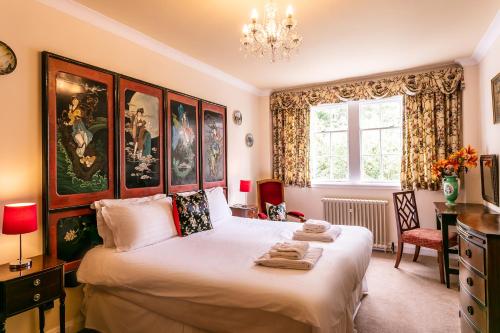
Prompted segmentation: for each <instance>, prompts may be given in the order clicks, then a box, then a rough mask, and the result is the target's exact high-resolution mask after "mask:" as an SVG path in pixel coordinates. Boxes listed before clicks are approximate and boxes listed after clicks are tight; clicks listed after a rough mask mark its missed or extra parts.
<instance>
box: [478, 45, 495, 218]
mask: <svg viewBox="0 0 500 333" xmlns="http://www.w3.org/2000/svg"><path fill="white" fill-rule="evenodd" d="M498 73H500V37H498V38H497V39H496V41H495V43H494V44H493V45H492V46H491V48H490V49H489V51H488V53H487V54H486V56H485V57H484V58H483V60H482V61H481V63H480V64H479V91H480V94H479V106H480V108H479V112H478V113H479V114H480V115H481V125H480V126H481V138H482V147H483V150H482V153H483V154H496V155H499V154H500V124H493V106H492V96H491V79H492V78H493V77H495V75H497V74H498ZM489 206H490V207H491V208H493V209H496V210H498V207H495V206H493V205H489Z"/></svg>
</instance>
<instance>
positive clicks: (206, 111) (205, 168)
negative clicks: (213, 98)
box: [200, 101, 227, 189]
mask: <svg viewBox="0 0 500 333" xmlns="http://www.w3.org/2000/svg"><path fill="white" fill-rule="evenodd" d="M200 121H201V131H200V135H201V179H202V188H204V189H206V188H212V187H217V186H220V187H223V188H225V187H226V186H227V131H226V127H227V110H226V108H225V107H223V106H221V105H217V104H213V103H209V102H205V101H203V102H202V103H201V110H200Z"/></svg>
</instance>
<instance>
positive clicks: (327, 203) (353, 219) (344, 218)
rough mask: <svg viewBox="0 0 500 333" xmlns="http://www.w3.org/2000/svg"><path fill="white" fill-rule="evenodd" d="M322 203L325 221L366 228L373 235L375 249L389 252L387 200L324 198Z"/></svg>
mask: <svg viewBox="0 0 500 333" xmlns="http://www.w3.org/2000/svg"><path fill="white" fill-rule="evenodd" d="M321 201H322V202H323V218H324V219H325V221H328V222H330V223H332V224H343V225H357V226H361V227H365V228H367V229H368V230H370V231H371V232H372V233H373V247H374V248H379V249H383V250H384V251H385V250H387V248H388V246H387V240H386V235H387V234H386V209H387V204H388V201H387V200H368V199H346V198H323V199H321Z"/></svg>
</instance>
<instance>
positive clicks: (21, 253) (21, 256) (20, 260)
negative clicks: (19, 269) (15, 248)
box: [19, 234, 23, 265]
mask: <svg viewBox="0 0 500 333" xmlns="http://www.w3.org/2000/svg"><path fill="white" fill-rule="evenodd" d="M21 237H22V234H19V265H20V264H21V262H22V260H23V259H22V258H23V247H22V245H21V244H22V242H21Z"/></svg>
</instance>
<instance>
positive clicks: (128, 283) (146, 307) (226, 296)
mask: <svg viewBox="0 0 500 333" xmlns="http://www.w3.org/2000/svg"><path fill="white" fill-rule="evenodd" d="M299 228H301V225H300V224H299V223H294V222H271V221H262V220H255V219H246V218H240V217H228V218H225V219H223V220H222V221H219V222H217V223H214V229H213V230H209V231H204V232H200V233H196V234H193V235H190V236H188V237H173V238H170V239H168V240H165V241H162V242H160V243H157V244H153V245H150V246H146V247H143V248H140V249H136V250H133V251H129V252H117V251H116V250H114V249H112V248H105V247H102V246H99V247H95V248H93V249H92V250H90V251H88V252H87V254H86V255H85V256H84V258H83V260H82V262H81V265H80V267H79V270H78V272H77V276H78V280H79V281H80V282H82V283H85V284H86V286H85V288H84V309H83V311H84V314H85V316H86V322H85V326H86V327H87V328H93V329H97V330H99V331H101V332H103V333H105V332H169V333H177V332H249V333H250V332H297V333H298V332H301V333H302V332H314V333H337V332H353V331H354V325H353V319H354V316H355V312H356V309H357V307H358V306H359V304H360V301H361V298H362V295H363V293H365V292H366V291H367V289H366V285H365V283H364V276H365V272H366V269H367V267H368V264H369V261H370V255H371V250H372V243H373V240H372V234H371V232H370V231H368V230H367V229H365V228H361V227H354V226H342V234H341V235H340V237H339V238H338V239H337V240H336V241H335V242H333V243H319V242H311V245H312V246H317V247H322V248H323V255H322V257H321V258H320V260H319V261H318V263H317V264H316V266H315V267H314V268H313V269H312V270H310V271H298V270H287V269H275V268H266V267H261V266H256V265H255V264H254V260H255V259H257V258H258V257H259V256H260V255H262V254H263V253H265V252H266V251H267V250H268V249H269V247H270V246H271V245H273V244H274V243H276V242H277V241H283V240H289V239H291V237H292V234H293V231H294V230H296V229H299Z"/></svg>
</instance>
